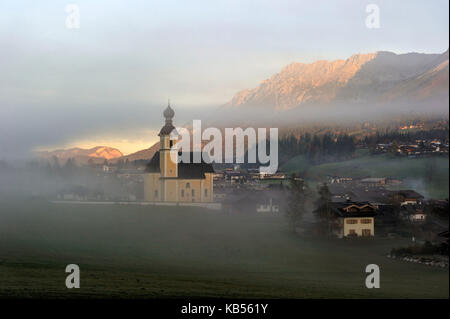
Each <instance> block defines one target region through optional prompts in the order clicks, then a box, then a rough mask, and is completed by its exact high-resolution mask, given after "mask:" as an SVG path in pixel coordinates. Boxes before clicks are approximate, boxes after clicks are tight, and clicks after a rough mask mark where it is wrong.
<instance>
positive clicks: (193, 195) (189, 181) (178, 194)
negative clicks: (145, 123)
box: [144, 104, 214, 203]
mask: <svg viewBox="0 0 450 319" xmlns="http://www.w3.org/2000/svg"><path fill="white" fill-rule="evenodd" d="M163 115H164V117H165V120H166V122H165V125H164V126H163V127H162V128H161V131H160V132H159V137H160V143H159V144H160V148H159V151H158V152H156V153H155V155H154V156H153V158H152V159H151V160H150V162H149V163H148V164H147V166H146V172H145V174H144V200H145V201H150V202H191V203H192V202H198V203H211V202H213V199H214V194H213V191H214V189H213V173H214V169H213V167H212V164H210V163H205V162H204V161H203V160H202V162H201V163H193V156H194V155H193V153H192V152H191V153H190V158H191V161H190V163H183V162H180V163H177V162H178V161H174V160H172V157H171V156H170V153H171V152H170V151H171V147H172V145H173V144H174V140H172V139H171V137H170V133H171V132H172V131H173V130H174V129H175V127H174V126H173V124H172V119H173V117H174V116H175V112H174V110H173V109H172V108H171V107H170V104H169V105H168V106H167V108H166V109H165V110H164V113H163Z"/></svg>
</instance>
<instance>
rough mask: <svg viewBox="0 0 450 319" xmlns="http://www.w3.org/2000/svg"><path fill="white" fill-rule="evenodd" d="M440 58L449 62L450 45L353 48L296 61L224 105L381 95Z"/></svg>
mask: <svg viewBox="0 0 450 319" xmlns="http://www.w3.org/2000/svg"><path fill="white" fill-rule="evenodd" d="M436 59H439V61H440V63H442V62H445V61H447V63H448V51H447V52H446V53H444V54H419V53H407V54H395V53H392V52H389V51H377V52H375V53H357V54H353V55H352V56H350V57H349V58H347V59H345V60H344V59H342V60H334V61H328V60H318V61H315V62H312V63H300V62H293V63H291V64H289V65H287V66H285V67H284V68H282V69H281V71H280V72H279V73H277V74H274V75H273V76H271V77H270V78H269V79H267V80H264V81H262V82H261V83H260V85H259V86H258V87H256V88H253V89H245V90H242V91H240V92H238V93H237V94H236V95H235V96H234V97H233V98H232V99H231V101H230V102H228V103H227V104H226V106H227V107H265V108H271V109H275V110H287V109H292V108H295V107H299V106H301V105H304V104H329V103H332V102H335V101H337V100H339V101H344V102H345V101H346V100H347V101H348V100H358V101H360V100H364V99H366V100H369V99H374V98H375V99H377V98H380V97H381V96H386V94H385V93H386V92H387V91H389V90H390V89H391V88H393V87H394V86H395V85H396V84H398V83H400V82H401V81H405V80H407V79H410V78H412V77H415V76H419V75H420V74H422V73H424V72H426V71H427V70H429V69H431V68H432V67H436V66H437V64H436V61H437V60H436ZM447 78H448V75H447ZM440 81H441V82H442V80H440ZM447 92H448V90H447Z"/></svg>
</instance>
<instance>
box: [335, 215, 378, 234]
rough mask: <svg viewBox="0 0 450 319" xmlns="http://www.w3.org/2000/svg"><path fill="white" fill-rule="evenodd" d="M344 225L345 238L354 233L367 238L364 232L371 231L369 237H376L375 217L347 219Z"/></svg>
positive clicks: (344, 220)
mask: <svg viewBox="0 0 450 319" xmlns="http://www.w3.org/2000/svg"><path fill="white" fill-rule="evenodd" d="M364 221H370V223H364ZM343 223H344V227H343V232H344V234H343V235H344V236H348V235H351V234H352V233H356V235H357V236H358V237H361V236H363V235H365V236H367V234H365V232H364V231H365V230H366V231H370V235H369V236H374V235H375V226H374V224H375V219H374V218H373V217H346V218H343Z"/></svg>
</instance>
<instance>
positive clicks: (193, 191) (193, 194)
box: [192, 189, 195, 197]
mask: <svg viewBox="0 0 450 319" xmlns="http://www.w3.org/2000/svg"><path fill="white" fill-rule="evenodd" d="M194 196H195V189H193V190H192V197H194Z"/></svg>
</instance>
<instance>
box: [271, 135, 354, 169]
mask: <svg viewBox="0 0 450 319" xmlns="http://www.w3.org/2000/svg"><path fill="white" fill-rule="evenodd" d="M278 147H279V158H280V162H281V163H283V162H285V161H288V160H289V159H290V158H292V157H294V156H298V155H305V156H306V158H307V159H308V160H310V161H311V162H314V163H321V162H327V161H330V160H342V159H348V158H350V157H351V156H352V155H353V153H354V152H355V141H354V139H353V138H352V137H350V136H349V135H347V134H342V135H338V134H332V133H326V134H321V135H319V134H314V135H312V134H310V133H305V134H303V135H301V136H299V137H297V136H295V135H288V136H286V137H284V138H282V139H280V140H279V144H278Z"/></svg>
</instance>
